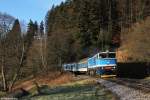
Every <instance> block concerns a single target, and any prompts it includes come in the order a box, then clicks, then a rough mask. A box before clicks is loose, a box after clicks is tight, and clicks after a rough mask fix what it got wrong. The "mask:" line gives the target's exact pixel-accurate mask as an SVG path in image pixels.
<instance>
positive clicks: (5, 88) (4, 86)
mask: <svg viewBox="0 0 150 100" xmlns="http://www.w3.org/2000/svg"><path fill="white" fill-rule="evenodd" d="M1 71H2V79H3V89H4V91H7V83H6V77H5V72H4V58H3V57H2V66H1Z"/></svg>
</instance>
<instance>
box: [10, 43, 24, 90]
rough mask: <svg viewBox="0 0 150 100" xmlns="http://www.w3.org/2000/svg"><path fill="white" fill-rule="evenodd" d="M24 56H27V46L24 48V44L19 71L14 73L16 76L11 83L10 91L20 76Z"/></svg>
mask: <svg viewBox="0 0 150 100" xmlns="http://www.w3.org/2000/svg"><path fill="white" fill-rule="evenodd" d="M24 57H25V48H24V45H23V49H22V55H21V60H20V64H19V67H18V69H17V72H16V73H15V75H14V77H13V80H12V82H11V84H10V87H9V91H12V89H13V86H14V84H15V82H16V80H17V77H18V75H19V72H20V70H21V67H22V65H23V60H24Z"/></svg>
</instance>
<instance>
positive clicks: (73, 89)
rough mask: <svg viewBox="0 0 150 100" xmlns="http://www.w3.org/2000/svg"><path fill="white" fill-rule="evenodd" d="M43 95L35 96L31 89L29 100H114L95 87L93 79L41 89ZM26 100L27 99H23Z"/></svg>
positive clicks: (105, 92) (108, 94)
mask: <svg viewBox="0 0 150 100" xmlns="http://www.w3.org/2000/svg"><path fill="white" fill-rule="evenodd" d="M42 91H43V94H41V95H36V91H35V89H32V95H30V96H28V98H30V99H31V100H116V98H115V97H114V96H113V95H112V94H111V93H110V92H109V91H107V90H105V89H104V88H103V87H101V86H97V85H96V84H95V82H94V80H93V79H85V80H80V81H76V82H71V83H67V84H62V85H59V86H54V87H53V88H50V87H49V86H45V87H43V90H42ZM25 99H27V98H25Z"/></svg>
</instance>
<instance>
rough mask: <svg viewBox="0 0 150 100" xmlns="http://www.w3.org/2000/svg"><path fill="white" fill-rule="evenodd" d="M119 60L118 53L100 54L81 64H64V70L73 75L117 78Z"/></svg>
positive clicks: (82, 61)
mask: <svg viewBox="0 0 150 100" xmlns="http://www.w3.org/2000/svg"><path fill="white" fill-rule="evenodd" d="M116 67H117V59H116V52H109V51H106V52H99V53H97V54H95V55H94V56H92V57H89V58H85V59H82V60H80V61H79V62H74V63H67V64H63V70H64V71H69V72H73V73H75V74H76V73H86V74H88V75H98V76H100V77H114V76H116Z"/></svg>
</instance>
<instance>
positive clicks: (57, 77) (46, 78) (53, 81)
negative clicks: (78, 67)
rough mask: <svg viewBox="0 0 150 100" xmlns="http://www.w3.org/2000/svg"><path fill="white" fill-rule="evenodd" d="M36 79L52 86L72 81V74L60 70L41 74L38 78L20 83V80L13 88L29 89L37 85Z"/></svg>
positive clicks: (40, 83)
mask: <svg viewBox="0 0 150 100" xmlns="http://www.w3.org/2000/svg"><path fill="white" fill-rule="evenodd" d="M35 81H36V82H37V83H38V85H45V84H48V85H50V86H56V85H60V84H64V83H67V82H70V81H72V75H71V74H69V73H61V72H58V71H56V72H52V73H49V74H48V75H39V76H37V78H32V79H29V80H25V81H21V82H20V83H19V82H18V83H17V84H16V85H15V87H14V89H13V90H17V89H19V88H23V89H25V90H27V91H28V90H30V89H31V88H33V87H34V86H35V84H34V82H35Z"/></svg>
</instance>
